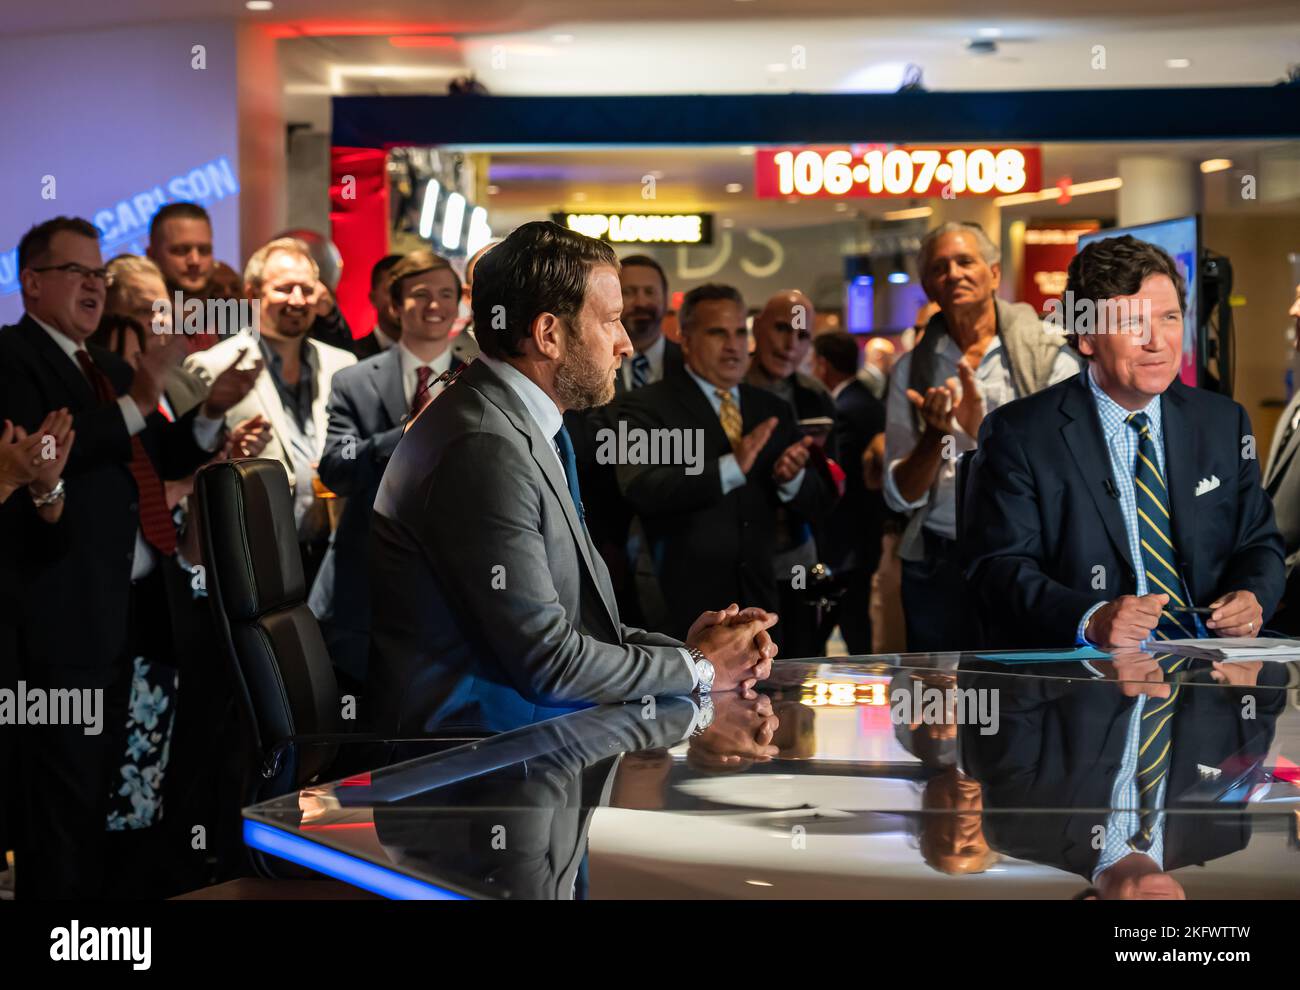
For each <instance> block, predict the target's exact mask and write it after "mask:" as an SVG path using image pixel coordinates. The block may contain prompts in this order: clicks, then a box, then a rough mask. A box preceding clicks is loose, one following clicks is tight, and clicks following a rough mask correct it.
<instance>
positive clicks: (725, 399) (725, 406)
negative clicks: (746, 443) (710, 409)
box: [713, 388, 743, 450]
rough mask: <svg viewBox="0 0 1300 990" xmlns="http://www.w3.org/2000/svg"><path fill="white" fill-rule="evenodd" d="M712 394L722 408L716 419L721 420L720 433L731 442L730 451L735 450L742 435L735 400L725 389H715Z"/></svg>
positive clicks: (738, 410) (738, 411)
mask: <svg viewBox="0 0 1300 990" xmlns="http://www.w3.org/2000/svg"><path fill="white" fill-rule="evenodd" d="M713 394H714V395H716V396H717V397H718V399H719V400H720V401H721V402H722V407H721V408H720V409H719V410H718V419H720V420H722V432H723V433H725V434H726V435H727V439H728V440H730V441H731V449H732V450H735V449H736V448H737V447H738V446H739V445H740V438H741V436H742V435H743V434H742V430H743V427H742V425H741V421H740V409H739V408H738V407H737V406H736V400H735V399H733V398H732V397H731V393H730V392H728V391H727V390H726V389H724V388H715V389H714V390H713Z"/></svg>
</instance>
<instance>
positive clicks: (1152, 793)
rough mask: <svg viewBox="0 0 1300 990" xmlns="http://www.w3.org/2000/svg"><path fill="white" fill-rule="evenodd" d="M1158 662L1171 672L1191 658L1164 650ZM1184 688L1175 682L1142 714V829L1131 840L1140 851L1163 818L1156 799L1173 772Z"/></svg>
mask: <svg viewBox="0 0 1300 990" xmlns="http://www.w3.org/2000/svg"><path fill="white" fill-rule="evenodd" d="M1156 662H1157V663H1159V664H1160V669H1161V670H1163V671H1164V672H1165V674H1166V675H1168V674H1173V673H1174V672H1176V671H1177V670H1178V669H1179V668H1181V667H1182V666H1183V665H1184V664H1185V663H1187V658H1186V657H1176V656H1173V655H1172V654H1170V653H1162V654H1160V655H1158V656H1157V657H1156ZM1181 689H1182V686H1181V685H1180V684H1179V683H1178V682H1176V681H1175V682H1174V683H1173V685H1172V686H1171V688H1170V691H1169V697H1168V698H1163V699H1160V703H1159V704H1157V705H1155V706H1154V707H1153V708H1151V709H1149V710H1148V711H1144V712H1143V713H1142V726H1141V731H1140V736H1139V739H1140V746H1139V749H1138V762H1137V788H1138V809H1139V814H1138V830H1137V831H1136V832H1135V833H1133V836H1132V837H1131V838H1130V839H1129V840H1128V844H1129V847H1130V848H1132V849H1135V850H1136V851H1138V852H1148V851H1149V850H1150V849H1151V843H1152V841H1153V840H1154V838H1155V828H1156V821H1157V820H1158V819H1159V817H1160V809H1159V808H1158V807H1156V803H1155V802H1156V797H1157V795H1158V794H1159V788H1160V782H1161V781H1162V780H1164V779H1165V777H1166V775H1167V774H1168V773H1169V762H1170V751H1171V749H1172V748H1173V741H1174V739H1173V735H1174V734H1173V721H1174V710H1175V708H1176V706H1177V704H1178V693H1179V691H1180V690H1181ZM1152 700H1154V699H1152ZM1166 790H1168V788H1166Z"/></svg>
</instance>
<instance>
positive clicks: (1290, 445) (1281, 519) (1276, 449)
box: [1264, 285, 1300, 636]
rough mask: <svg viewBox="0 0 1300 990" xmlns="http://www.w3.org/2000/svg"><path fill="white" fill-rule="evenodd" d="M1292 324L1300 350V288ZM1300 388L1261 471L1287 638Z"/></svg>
mask: <svg viewBox="0 0 1300 990" xmlns="http://www.w3.org/2000/svg"><path fill="white" fill-rule="evenodd" d="M1288 315H1289V316H1290V317H1291V318H1292V319H1294V320H1295V347H1296V350H1300V285H1297V286H1296V287H1295V302H1293V303H1292V304H1291V312H1290V313H1289V314H1288ZM1297 450H1300V388H1297V389H1296V390H1295V395H1293V396H1291V401H1290V402H1288V403H1287V406H1286V408H1285V409H1284V410H1283V411H1282V418H1281V419H1279V420H1278V424H1277V429H1276V430H1275V431H1274V433H1273V445H1272V446H1271V447H1270V448H1269V451H1268V466H1267V467H1265V468H1264V490H1265V491H1266V492H1268V497H1269V498H1271V499H1272V500H1273V512H1274V514H1275V515H1276V517H1277V528H1278V530H1279V531H1280V532H1281V534H1282V544H1283V552H1284V553H1285V554H1286V572H1287V582H1286V593H1285V594H1284V595H1283V597H1282V604H1281V606H1280V607H1279V608H1278V613H1277V615H1275V616H1274V617H1273V620H1272V625H1273V627H1274V628H1275V629H1278V630H1280V631H1282V632H1285V633H1287V634H1288V635H1290V636H1296V635H1300V570H1298V569H1297V568H1296V563H1297V561H1300V457H1296V451H1297Z"/></svg>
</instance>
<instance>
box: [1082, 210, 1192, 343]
mask: <svg viewBox="0 0 1300 990" xmlns="http://www.w3.org/2000/svg"><path fill="white" fill-rule="evenodd" d="M1152 275H1167V276H1169V280H1170V281H1171V282H1173V283H1174V291H1175V292H1177V293H1178V308H1179V309H1181V310H1182V311H1183V312H1184V313H1186V312H1187V280H1186V279H1184V278H1183V276H1182V273H1181V272H1180V271H1179V270H1178V265H1177V264H1176V263H1175V262H1174V259H1173V258H1171V257H1170V256H1169V253H1168V252H1167V251H1165V249H1164V248H1162V247H1158V246H1157V245H1155V244H1151V243H1149V242H1147V241H1139V240H1138V239H1137V238H1136V237H1134V236H1133V235H1132V234H1124V235H1123V236H1122V237H1106V238H1103V239H1102V240H1100V241H1093V242H1092V243H1091V244H1089V245H1087V246H1086V247H1085V248H1084V249H1083V250H1082V251H1080V252H1079V253H1078V254H1076V255H1075V256H1074V257H1073V258H1072V259H1071V260H1070V267H1069V269H1068V270H1067V273H1066V279H1065V297H1064V298H1065V299H1066V300H1070V301H1071V302H1073V303H1074V304H1077V303H1078V302H1079V301H1080V300H1088V301H1089V302H1093V303H1097V302H1100V301H1101V300H1103V299H1113V298H1115V297H1116V296H1131V295H1133V293H1135V292H1137V291H1138V289H1140V288H1142V283H1143V282H1145V281H1146V280H1147V278H1149V277H1150V276H1152ZM1065 311H1066V312H1067V313H1069V312H1072V307H1071V306H1065ZM1072 322H1073V321H1070V323H1067V326H1066V330H1067V333H1066V342H1067V343H1068V344H1069V345H1070V346H1071V347H1073V348H1074V349H1075V350H1076V351H1077V350H1078V349H1079V335H1078V334H1076V333H1074V332H1073V331H1072V327H1071V324H1072Z"/></svg>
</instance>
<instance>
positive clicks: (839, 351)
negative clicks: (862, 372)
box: [813, 330, 862, 375]
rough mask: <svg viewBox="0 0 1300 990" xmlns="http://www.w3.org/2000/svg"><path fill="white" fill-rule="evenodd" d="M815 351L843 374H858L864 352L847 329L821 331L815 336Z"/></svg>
mask: <svg viewBox="0 0 1300 990" xmlns="http://www.w3.org/2000/svg"><path fill="white" fill-rule="evenodd" d="M813 353H814V354H816V355H817V356H818V357H819V358H821V359H822V360H823V361H825V362H826V363H827V364H829V365H830V366H831V367H832V368H834V369H835V370H836V371H837V372H839V373H840V374H841V375H856V374H857V373H858V368H859V367H860V365H861V359H862V352H861V351H860V350H858V342H857V341H856V340H854V339H853V334H851V333H849V332H848V331H847V330H831V331H829V332H827V333H819V334H818V335H817V336H816V337H814V338H813Z"/></svg>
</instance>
